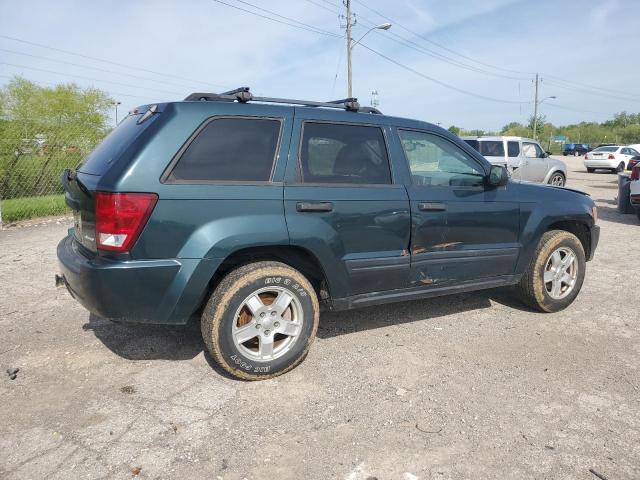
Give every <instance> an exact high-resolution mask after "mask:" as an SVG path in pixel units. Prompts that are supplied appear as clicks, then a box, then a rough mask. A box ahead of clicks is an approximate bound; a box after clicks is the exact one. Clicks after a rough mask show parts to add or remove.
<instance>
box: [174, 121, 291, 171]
mask: <svg viewBox="0 0 640 480" xmlns="http://www.w3.org/2000/svg"><path fill="white" fill-rule="evenodd" d="M279 137H280V121H279V120H274V119H264V118H217V119H214V120H212V121H210V122H209V123H208V124H207V125H206V126H205V127H204V128H203V129H202V130H200V132H199V133H198V135H197V136H196V138H195V139H194V140H193V141H192V142H191V143H190V144H189V146H188V147H187V148H186V150H185V151H184V152H183V154H182V156H181V157H180V160H178V164H177V165H176V166H175V168H174V169H173V171H172V172H171V175H170V177H169V180H170V181H172V180H174V181H194V182H198V181H253V182H267V181H269V180H270V179H271V170H272V169H273V162H274V160H275V157H276V150H277V148H278V139H279Z"/></svg>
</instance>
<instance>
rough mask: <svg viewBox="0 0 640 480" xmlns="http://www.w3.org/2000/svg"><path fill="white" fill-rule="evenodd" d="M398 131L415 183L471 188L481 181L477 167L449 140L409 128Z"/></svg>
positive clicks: (478, 167)
mask: <svg viewBox="0 0 640 480" xmlns="http://www.w3.org/2000/svg"><path fill="white" fill-rule="evenodd" d="M399 134H400V141H401V142H402V148H403V149H404V153H405V155H406V157H407V161H408V163H409V169H410V170H411V178H412V181H413V183H414V184H415V185H419V186H432V187H449V186H458V187H461V186H462V187H471V186H480V185H482V184H483V180H484V172H483V170H482V168H481V166H480V165H479V164H478V163H477V162H476V161H475V160H474V159H473V158H472V157H470V156H469V155H467V153H465V152H464V151H463V150H462V149H460V148H459V147H458V146H456V145H455V144H453V143H451V142H450V141H449V140H446V139H445V138H443V137H440V136H438V135H434V134H432V133H426V132H416V131H413V130H399Z"/></svg>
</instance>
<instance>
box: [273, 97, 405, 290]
mask: <svg viewBox="0 0 640 480" xmlns="http://www.w3.org/2000/svg"><path fill="white" fill-rule="evenodd" d="M338 115H341V116H342V115H344V117H345V118H344V120H342V119H340V120H339V121H336V120H335V118H336V112H332V111H325V110H320V109H317V110H309V109H300V108H297V109H296V113H295V120H294V126H293V133H292V140H291V149H290V152H289V160H288V163H287V172H286V183H285V192H284V199H285V201H284V203H285V214H286V221H287V227H288V230H289V236H290V242H291V244H293V245H296V246H300V247H303V248H305V249H307V250H309V251H311V252H312V253H313V254H314V255H315V256H316V257H318V259H319V260H320V263H321V264H322V265H323V267H324V268H325V269H326V270H327V271H325V273H326V275H327V278H328V279H329V280H330V285H329V288H330V291H331V295H332V297H333V298H343V297H347V296H350V295H356V294H361V293H370V292H380V291H385V290H391V289H397V288H403V287H406V286H407V282H408V275H409V261H410V260H409V254H408V247H409V235H410V214H409V199H408V197H407V192H406V190H405V188H404V186H403V185H402V184H401V183H397V182H394V178H397V176H396V172H394V171H393V170H392V166H391V165H390V159H389V157H390V154H389V151H388V146H387V138H388V136H389V134H390V131H389V129H388V127H387V126H385V125H384V124H383V123H382V121H381V117H377V116H375V115H366V116H365V115H361V114H352V113H349V112H344V113H342V112H340V113H338Z"/></svg>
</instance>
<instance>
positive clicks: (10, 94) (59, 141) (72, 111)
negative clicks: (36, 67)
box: [0, 77, 113, 198]
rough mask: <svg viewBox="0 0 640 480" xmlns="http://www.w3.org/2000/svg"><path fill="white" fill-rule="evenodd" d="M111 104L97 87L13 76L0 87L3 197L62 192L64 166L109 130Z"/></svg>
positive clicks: (0, 182) (73, 163) (0, 181)
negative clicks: (45, 84) (52, 84)
mask: <svg viewBox="0 0 640 480" xmlns="http://www.w3.org/2000/svg"><path fill="white" fill-rule="evenodd" d="M112 105H113V99H111V98H110V97H109V95H107V94H106V93H105V92H102V91H100V90H97V89H95V88H85V89H82V88H80V87H78V86H77V85H75V84H64V85H58V86H56V87H54V88H45V87H40V86H38V85H36V84H35V83H33V82H30V81H28V80H25V79H22V78H19V77H16V78H14V79H12V80H11V81H10V82H9V83H8V84H7V85H6V86H5V87H4V88H3V89H2V90H0V115H1V118H2V121H1V122H0V138H1V139H2V143H1V144H0V198H13V197H21V196H32V195H42V194H45V193H55V192H59V191H60V187H59V177H60V174H61V173H62V170H63V169H64V168H72V167H75V166H76V165H77V164H78V162H79V161H80V160H81V159H82V158H83V157H84V156H86V155H87V154H88V153H89V152H90V151H91V150H92V149H93V148H94V147H95V146H96V145H97V143H98V142H100V141H101V140H102V139H103V138H104V136H105V135H106V134H107V133H108V131H109V112H110V109H111V107H112Z"/></svg>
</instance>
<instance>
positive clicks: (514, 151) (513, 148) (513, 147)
mask: <svg viewBox="0 0 640 480" xmlns="http://www.w3.org/2000/svg"><path fill="white" fill-rule="evenodd" d="M518 155H520V144H519V143H518V142H507V156H508V157H517V156H518Z"/></svg>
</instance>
